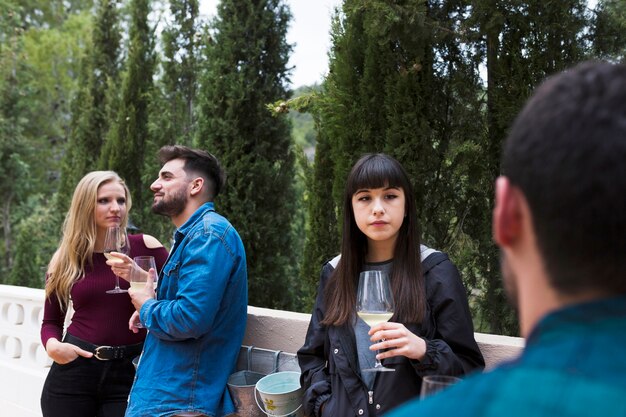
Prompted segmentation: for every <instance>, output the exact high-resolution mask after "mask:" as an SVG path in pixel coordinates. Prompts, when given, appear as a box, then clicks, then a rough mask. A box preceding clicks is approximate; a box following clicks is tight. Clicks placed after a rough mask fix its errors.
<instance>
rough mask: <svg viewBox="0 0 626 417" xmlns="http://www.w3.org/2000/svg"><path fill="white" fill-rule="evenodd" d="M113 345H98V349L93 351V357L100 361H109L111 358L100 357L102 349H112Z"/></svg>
mask: <svg viewBox="0 0 626 417" xmlns="http://www.w3.org/2000/svg"><path fill="white" fill-rule="evenodd" d="M111 347H112V346H98V347H97V348H96V350H95V351H94V352H93V357H94V358H96V359H98V360H99V361H108V360H109V359H110V358H101V357H100V349H111Z"/></svg>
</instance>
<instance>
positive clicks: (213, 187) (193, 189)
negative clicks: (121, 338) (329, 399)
mask: <svg viewBox="0 0 626 417" xmlns="http://www.w3.org/2000/svg"><path fill="white" fill-rule="evenodd" d="M159 157H160V159H161V162H162V163H163V164H164V165H163V167H162V168H161V170H160V172H159V178H158V179H157V180H156V181H155V182H154V183H152V185H151V187H150V188H151V190H152V191H153V192H154V203H153V205H152V211H153V212H155V213H157V214H162V215H165V216H168V217H169V218H170V219H171V220H172V223H174V225H176V227H177V229H176V232H175V233H174V244H173V247H172V249H171V251H170V256H169V258H168V260H167V262H166V263H165V265H164V266H163V270H162V271H161V274H160V279H159V284H158V289H157V294H156V298H155V297H154V292H153V291H152V290H151V288H152V285H151V284H149V285H146V287H145V288H144V289H142V290H131V291H129V294H130V296H131V299H132V301H133V304H134V305H135V308H136V309H137V312H136V313H135V314H134V315H133V317H131V320H130V323H129V326H130V329H131V330H133V331H136V326H137V324H138V322H139V321H140V322H141V323H142V324H143V325H144V327H146V328H147V329H148V336H147V337H146V341H145V344H144V350H143V353H142V355H141V359H140V361H139V365H138V367H137V375H136V377H135V382H134V384H133V387H132V389H131V392H130V398H129V402H128V408H127V410H126V416H127V417H135V416H137V417H139V416H141V417H144V416H204V415H206V416H214V417H220V416H225V415H228V414H230V413H233V412H234V411H235V407H234V405H233V402H232V400H231V398H230V396H229V393H228V389H227V387H226V382H227V380H228V376H229V374H230V373H231V372H232V371H233V370H234V368H235V362H236V359H237V355H238V353H239V348H240V346H241V342H242V340H243V336H244V332H245V328H246V318H247V304H248V286H247V271H246V255H245V251H244V247H243V244H242V242H241V238H240V237H239V234H238V233H237V231H236V230H235V229H234V228H233V226H232V225H231V224H230V223H229V222H228V220H226V219H225V218H224V217H222V216H220V215H219V214H217V213H216V212H215V208H214V205H213V199H214V198H215V197H216V196H217V195H218V193H219V192H220V190H221V188H222V187H223V185H224V178H225V175H224V172H223V171H222V169H221V167H220V165H219V162H218V161H217V159H216V158H215V157H214V156H213V155H211V154H209V153H207V152H204V151H201V150H195V149H191V148H187V147H184V146H165V147H163V148H161V150H160V151H159Z"/></svg>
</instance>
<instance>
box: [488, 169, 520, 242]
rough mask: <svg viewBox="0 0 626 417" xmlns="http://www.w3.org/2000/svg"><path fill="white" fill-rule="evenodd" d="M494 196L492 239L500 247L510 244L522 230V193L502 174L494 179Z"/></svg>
mask: <svg viewBox="0 0 626 417" xmlns="http://www.w3.org/2000/svg"><path fill="white" fill-rule="evenodd" d="M495 188H496V196H495V199H496V201H495V205H494V208H493V217H492V225H491V226H492V233H493V240H494V241H495V242H496V243H497V244H498V246H500V247H505V246H510V245H511V244H513V243H514V242H515V241H516V240H517V238H518V237H519V235H520V232H521V230H522V217H523V214H522V211H523V210H522V204H523V195H522V194H521V192H520V190H519V189H518V188H517V187H515V186H513V185H512V184H511V182H510V181H509V179H508V178H507V177H504V176H500V177H498V179H497V180H496V187H495Z"/></svg>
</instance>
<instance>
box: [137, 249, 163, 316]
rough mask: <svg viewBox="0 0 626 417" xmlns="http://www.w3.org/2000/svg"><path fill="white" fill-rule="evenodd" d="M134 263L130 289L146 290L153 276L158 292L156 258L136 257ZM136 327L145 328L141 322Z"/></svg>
mask: <svg viewBox="0 0 626 417" xmlns="http://www.w3.org/2000/svg"><path fill="white" fill-rule="evenodd" d="M133 262H134V264H133V269H132V271H131V273H130V287H131V288H133V289H142V288H144V287H145V286H146V282H147V281H148V277H149V276H150V275H152V279H153V280H154V287H153V289H154V290H156V285H157V279H158V278H157V277H158V273H157V267H156V262H154V256H135V257H134V258H133ZM136 327H138V328H143V327H144V326H143V324H141V323H140V322H139V323H137V324H136Z"/></svg>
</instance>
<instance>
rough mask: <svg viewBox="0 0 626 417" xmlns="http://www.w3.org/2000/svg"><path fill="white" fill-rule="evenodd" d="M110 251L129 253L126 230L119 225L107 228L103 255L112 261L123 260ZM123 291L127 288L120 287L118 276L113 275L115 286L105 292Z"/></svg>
mask: <svg viewBox="0 0 626 417" xmlns="http://www.w3.org/2000/svg"><path fill="white" fill-rule="evenodd" d="M111 252H119V253H123V254H124V255H128V254H129V253H130V243H129V242H128V235H127V234H126V230H124V229H122V228H120V227H119V226H111V227H108V228H107V233H106V236H105V238H104V256H106V258H107V259H108V260H109V261H111V262H113V263H122V262H124V261H123V260H121V259H120V258H116V257H115V256H111V254H110V253H111ZM124 292H128V290H124V289H122V288H120V277H119V276H117V275H115V288H113V289H112V290H108V291H107V294H120V293H124Z"/></svg>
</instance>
